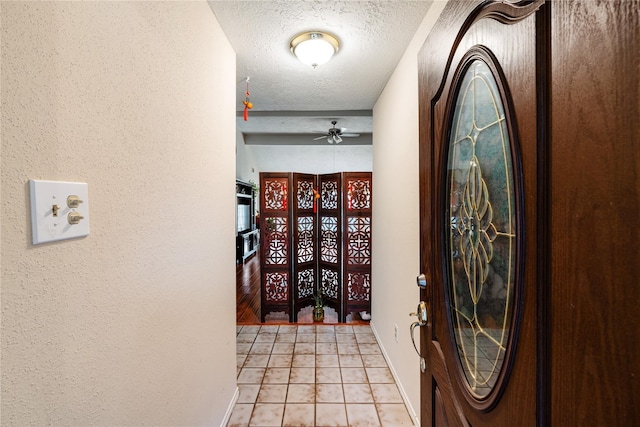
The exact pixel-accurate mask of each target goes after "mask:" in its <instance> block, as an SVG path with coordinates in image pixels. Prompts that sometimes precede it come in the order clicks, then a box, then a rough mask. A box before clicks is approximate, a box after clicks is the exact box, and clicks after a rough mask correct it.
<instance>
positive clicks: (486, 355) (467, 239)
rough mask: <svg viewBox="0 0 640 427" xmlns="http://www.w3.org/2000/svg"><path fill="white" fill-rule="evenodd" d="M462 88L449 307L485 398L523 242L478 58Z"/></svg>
mask: <svg viewBox="0 0 640 427" xmlns="http://www.w3.org/2000/svg"><path fill="white" fill-rule="evenodd" d="M458 82H459V85H458V87H457V90H456V92H455V93H456V94H457V95H456V99H455V103H453V104H452V106H453V107H452V108H454V111H453V121H452V122H451V129H450V133H449V135H450V136H449V150H448V171H447V172H448V180H447V185H448V191H447V192H446V193H448V196H447V199H448V200H446V202H445V203H446V204H445V207H446V210H447V213H446V216H445V217H446V218H449V221H450V223H449V227H448V229H447V230H445V234H447V235H446V241H447V249H448V258H449V259H448V272H449V280H448V282H449V283H448V293H449V307H450V310H451V316H450V319H451V322H452V325H451V326H452V330H453V334H454V336H455V341H456V348H457V352H458V356H459V359H460V362H461V365H462V369H463V371H464V377H465V378H466V382H467V384H468V388H469V391H470V392H471V394H472V396H474V397H475V398H477V399H482V398H485V397H486V396H488V395H489V393H490V392H491V391H492V390H493V388H494V386H495V384H496V381H497V379H498V377H499V374H500V371H501V369H502V368H503V365H504V361H505V353H506V350H507V343H508V341H509V332H510V325H511V318H512V313H513V301H514V299H513V294H514V287H515V286H514V285H515V284H514V282H515V278H516V274H515V259H516V243H517V242H516V238H517V237H518V232H517V231H518V230H517V229H516V219H515V218H516V211H515V208H516V204H515V194H514V175H513V165H512V157H511V149H510V143H509V134H508V132H507V123H506V119H505V111H504V104H503V102H502V99H501V97H500V92H499V90H498V86H497V84H496V80H495V78H494V76H493V74H492V72H491V69H490V68H489V66H488V65H487V64H486V63H485V62H484V61H482V60H480V59H473V60H471V61H470V62H468V63H467V66H466V67H465V68H464V71H463V75H462V77H461V78H460V79H458Z"/></svg>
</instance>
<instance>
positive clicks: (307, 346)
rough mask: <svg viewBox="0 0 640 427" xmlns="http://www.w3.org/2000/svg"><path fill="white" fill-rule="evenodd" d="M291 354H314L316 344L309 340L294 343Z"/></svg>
mask: <svg viewBox="0 0 640 427" xmlns="http://www.w3.org/2000/svg"><path fill="white" fill-rule="evenodd" d="M293 354H316V344H315V343H311V342H299V343H296V345H295V347H294V348H293Z"/></svg>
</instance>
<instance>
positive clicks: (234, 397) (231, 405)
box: [220, 387, 240, 427]
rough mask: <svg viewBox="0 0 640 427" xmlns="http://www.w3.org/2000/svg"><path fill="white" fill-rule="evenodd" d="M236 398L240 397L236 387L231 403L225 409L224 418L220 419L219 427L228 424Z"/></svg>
mask: <svg viewBox="0 0 640 427" xmlns="http://www.w3.org/2000/svg"><path fill="white" fill-rule="evenodd" d="M238 397H240V389H239V388H238V387H236V391H235V392H234V393H233V397H232V398H231V402H230V403H229V406H228V407H227V411H226V412H225V413H224V418H223V419H222V423H221V424H220V427H225V426H226V425H227V424H229V420H230V419H231V414H232V413H233V408H234V407H235V406H236V402H237V401H238Z"/></svg>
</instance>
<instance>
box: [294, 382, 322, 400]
mask: <svg viewBox="0 0 640 427" xmlns="http://www.w3.org/2000/svg"><path fill="white" fill-rule="evenodd" d="M315 400H316V386H315V385H314V384H289V390H288V392H287V403H314V402H315Z"/></svg>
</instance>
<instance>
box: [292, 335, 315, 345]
mask: <svg viewBox="0 0 640 427" xmlns="http://www.w3.org/2000/svg"><path fill="white" fill-rule="evenodd" d="M296 342H312V343H315V342H316V334H300V333H299V334H298V335H296Z"/></svg>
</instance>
